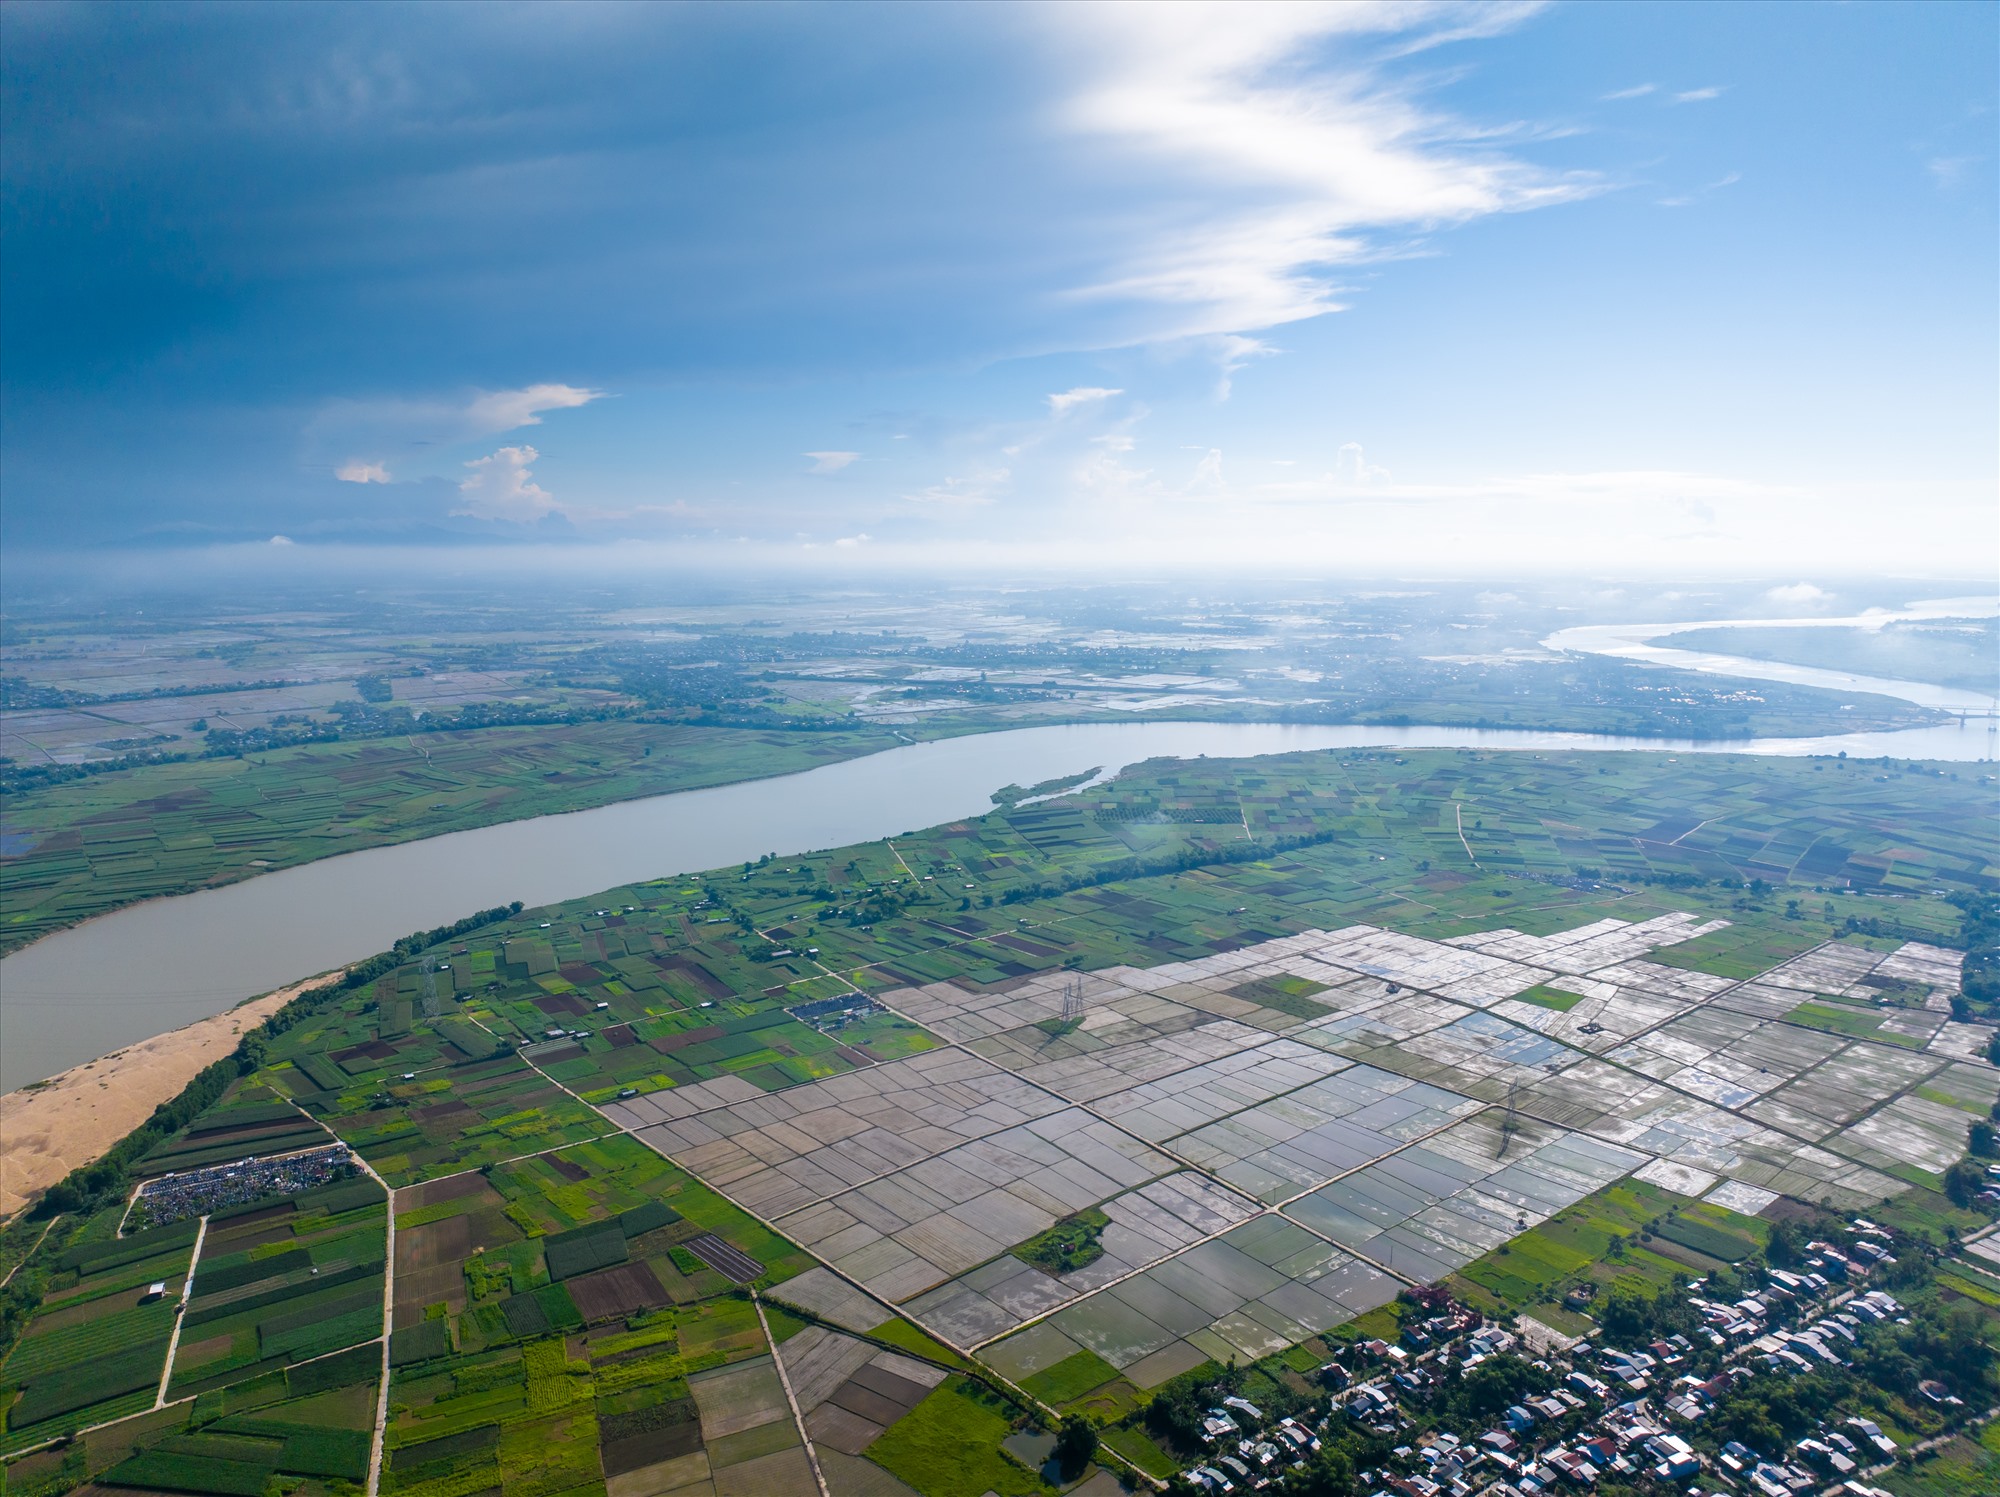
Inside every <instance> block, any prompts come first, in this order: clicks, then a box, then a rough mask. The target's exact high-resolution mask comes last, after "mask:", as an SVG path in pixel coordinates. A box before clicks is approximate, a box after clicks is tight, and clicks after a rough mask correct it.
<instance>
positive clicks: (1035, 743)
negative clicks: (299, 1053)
mask: <svg viewBox="0 0 2000 1497" xmlns="http://www.w3.org/2000/svg"><path fill="white" fill-rule="evenodd" d="M1365 746H1381V747H1393V748H1482V749H1529V750H1534V749H1541V750H1564V749H1597V750H1645V751H1647V752H1652V753H1660V752H1666V753H1699V754H1714V753H1748V754H1786V755H1795V754H1833V753H1839V752H1842V751H1845V752H1846V753H1848V754H1849V755H1852V756H1855V757H1872V756H1877V755H1883V754H1890V755H1896V756H1900V757H1904V758H1928V759H1957V760H1976V759H1984V758H1990V757H1992V754H1993V749H1992V747H1991V738H1990V737H1989V731H1988V724H1986V723H1984V722H1978V723H1972V724H1964V725H1960V724H1952V725H1949V726H1945V727H1937V728H1918V729H1911V730H1908V731H1905V732H1898V733H1873V734H1869V733H1855V734H1849V735H1845V736H1840V737H1828V738H1785V739H1774V738H1763V739H1755V740H1750V741H1746V742H1739V743H1726V742H1712V743H1695V742H1683V741H1677V740H1673V739H1661V738H1625V737H1614V736H1610V735H1605V734H1588V733H1536V732H1512V731H1501V730H1485V729H1477V728H1436V727H1409V728H1383V727H1291V726H1284V725H1279V724H1274V723H1174V722H1144V723H1107V724H1090V725H1080V726H1068V727H1042V728H1021V729H1017V730H1014V731H1010V732H1001V733H985V734H979V735H976V736H973V737H967V738H951V739H945V740H942V741H940V742H936V743H924V744H913V745H911V746H909V747H906V748H895V749H889V750H886V751H884V752H882V753H879V754H874V755H871V756H870V757H868V758H865V759H852V760H848V761H847V762H845V763H841V764H829V765H826V766H824V767H822V768H818V769H811V770H806V771H804V772H802V773H799V774H791V775H782V776H778V777H776V778H773V779H765V780H750V781H745V782H743V783H741V784H736V785H723V786H718V787H716V788H713V789H708V790H688V791H682V792H680V793H678V794H674V795H661V796H654V797H651V798H648V799H645V800H634V801H624V802H621V803H620V804H617V805H611V806H604V807H600V808H599V809H597V810H592V811H575V812H570V813H567V814H564V815H557V816H540V817H535V818H533V819H530V820H525V821H510V822H505V823H502V824H501V825H499V826H490V827H481V828H479V829H478V830H476V831H469V832H453V833H450V834H448V835H446V836H441V837H432V838H429V839H427V840H425V841H421V842H405V843H401V844H399V845H397V846H394V847H380V848H372V849H370V850H368V851H366V852H356V853H347V854H344V855H342V856H340V857H334V858H326V859H323V860H321V861H319V862H316V863H308V864H305V865H304V866H302V867H298V868H289V869H285V870H283V871H281V872H278V873H267V874H263V875H260V876H259V877H256V878H252V879H248V880H246V881H244V882H243V883H239V884H231V885H229V886H227V887H226V888H221V889H212V890H207V891H204V892H202V893H199V894H187V895H181V896H178V897H175V898H172V899H157V900H153V901H150V902H148V903H146V904H140V905H134V906H132V907H131V908H129V909H124V910H119V911H116V912H114V913H112V914H109V915H103V916H100V917H99V918H97V919H95V920H91V921H88V922H86V923H84V924H82V925H79V926H76V927H75V928H73V929H71V930H67V931H62V932H59V933H58V934H56V935H53V936H49V937H46V938H45V939H43V940H41V941H37V942H36V943H35V944H34V945H32V946H29V947H27V948H25V949H23V950H21V951H19V952H16V953H15V954H14V955H12V956H10V957H7V958H6V959H5V960H4V961H0V1092H5V1091H11V1090H13V1089H14V1088H15V1087H19V1086H24V1085H26V1084H27V1083H29V1082H31V1081H36V1080H39V1079H40V1078H42V1077H45V1076H52V1075H54V1074H56V1073H57V1072H59V1071H62V1070H66V1069H67V1068H69V1067H70V1066H73V1065H76V1064H79V1063H80V1062H83V1061H86V1060H90V1059H93V1058H95V1057H96V1056H99V1055H103V1054H105V1053H107V1052H108V1051H111V1050H115V1049H117V1048H118V1047H120V1046H122V1045H128V1044H131V1043H132V1042H134V1041H136V1040H141V1039H145V1038H147V1037H149V1036H151V1035H155V1034H160V1033H163V1032H165V1031H166V1030H169V1029H175V1028H178V1027H180V1026H181V1025H183V1024H187V1023H191V1022H193V1021H194V1020H196V1019H201V1018H206V1017H207V1016H209V1015H211V1014H216V1013H221V1012H223V1011H224V1010H225V1009H228V1008H231V1007H233V1006H235V1005H236V1004H237V1003H238V1002H240V1001H242V1000H243V999H245V998H249V997H253V996H255V995H256V994H258V993H264V992H268V991H270V990H271V989H273V988H277V987H282V986H284V985H285V984H287V983H290V982H294V981H296V980H298V979H299V978H301V977H304V976H307V975H309V974H312V973H315V972H323V971H326V970H328V969H330V968H333V967H337V966H339V965H340V964H341V963H343V962H349V961H353V960H356V959H357V958H360V957H365V956H369V955H372V954H373V953H374V952H377V951H380V950H382V949H383V948H385V947H387V946H388V945H390V944H391V943H392V942H393V941H395V940H396V938H397V937H399V936H402V935H406V934H408V933H409V932H410V931H413V930H420V929H426V928H428V927H430V926H434V925H442V924H444V923H445V922H447V921H450V920H455V919H458V918H459V917H461V916H463V915H466V914H469V913H471V912H472V911H474V910H478V909H483V908H487V907H489V906H492V905H496V904H504V903H506V902H507V901H509V900H513V899H519V900H523V901H525V902H526V903H527V904H529V905H531V906H532V905H541V904H548V903H552V902H554V901H556V900H560V899H571V898H577V897H581V896H583V895H586V894H592V893H595V892H597V891H598V890H601V889H610V888H613V887H615V886H617V885H620V884H629V883H636V882H639V881H642V880H645V879H651V878H660V877H663V876H666V875H668V874H676V873H691V872H694V871H696V870H699V869H704V868H716V867H720V866H722V865H724V864H729V863H740V862H743V861H745V860H746V859H750V858H756V857H760V856H762V855H763V854H764V853H767V852H770V853H776V854H778V855H779V856H780V857H791V856H796V855H798V854H800V853H805V852H811V851H815V850H818V849H822V848H832V847H842V846H845V845H847V844H849V843H855V842H868V841H873V840H875V839H877V838H880V837H893V836H897V835H900V834H902V833H905V832H908V831H911V830H913V829H915V828H918V827H926V826H933V825H935V824H937V823H939V822H944V821H955V820H959V819H961V818H964V817H968V816H975V815H978V814H980V813H982V812H985V811H988V810H990V809H992V805H991V800H990V795H991V792H992V791H994V790H997V789H998V788H1000V787H1001V786H1002V785H1008V784H1021V785H1033V784H1036V783H1038V782H1040V781H1043V780H1049V779H1054V778H1056V777H1057V776H1060V775H1069V774H1075V773H1077V772H1079V771H1081V770H1086V769H1089V768H1091V767H1092V766H1102V767H1103V768H1104V769H1105V771H1106V772H1107V773H1109V772H1115V771H1116V770H1117V769H1118V768H1120V767H1122V766H1124V765H1128V764H1133V763H1136V762H1138V761H1139V760H1142V759H1148V758H1156V757H1178V758H1189V759H1191V758H1195V757H1197V756H1200V755H1210V756H1214V757H1217V758H1241V757H1247V756H1251V755H1257V754H1281V753H1292V752H1295V751H1298V750H1302V749H1327V748H1356V747H1365Z"/></svg>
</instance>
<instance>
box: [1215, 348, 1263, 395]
mask: <svg viewBox="0 0 2000 1497" xmlns="http://www.w3.org/2000/svg"><path fill="white" fill-rule="evenodd" d="M1214 341H1215V362H1216V366H1217V368H1218V370H1219V371H1220V372H1219V373H1218V374H1217V376H1216V380H1215V398H1216V399H1217V400H1227V399H1228V398H1229V396H1230V393H1231V392H1232V391H1233V390H1234V389H1235V387H1236V371H1237V370H1239V369H1241V368H1242V367H1243V366H1244V365H1245V364H1247V363H1249V362H1250V361H1251V360H1252V359H1268V358H1269V357H1270V356H1271V355H1272V354H1274V353H1276V352H1277V351H1278V350H1277V349H1275V348H1273V347H1271V345H1270V344H1268V343H1266V342H1264V341H1263V339H1261V338H1245V337H1243V336H1242V335H1241V334H1239V333H1224V334H1223V335H1222V336H1220V337H1219V338H1217V339H1215V340H1214Z"/></svg>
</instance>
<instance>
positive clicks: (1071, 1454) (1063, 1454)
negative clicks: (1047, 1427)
mask: <svg viewBox="0 0 2000 1497" xmlns="http://www.w3.org/2000/svg"><path fill="white" fill-rule="evenodd" d="M1096 1454H1097V1426H1096V1425H1095V1424H1093V1423H1091V1422H1090V1420H1089V1419H1088V1418H1087V1417H1085V1416H1084V1415H1082V1414H1070V1415H1068V1416H1067V1417H1065V1418H1064V1420H1063V1422H1062V1425H1061V1427H1060V1428H1059V1429H1058V1430H1057V1431H1056V1464H1057V1465H1058V1466H1060V1467H1061V1468H1062V1474H1063V1478H1064V1480H1068V1479H1069V1478H1070V1477H1073V1476H1078V1475H1081V1474H1082V1472H1083V1468H1084V1467H1085V1466H1087V1465H1089V1464H1090V1458H1091V1457H1092V1456H1094V1455H1096Z"/></svg>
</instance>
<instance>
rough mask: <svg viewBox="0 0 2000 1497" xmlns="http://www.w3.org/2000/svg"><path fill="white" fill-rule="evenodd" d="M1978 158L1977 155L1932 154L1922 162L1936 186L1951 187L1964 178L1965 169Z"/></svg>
mask: <svg viewBox="0 0 2000 1497" xmlns="http://www.w3.org/2000/svg"><path fill="white" fill-rule="evenodd" d="M1978 159H1979V158H1978V157H1977V156H1933V157H1932V158H1931V159H1930V160H1929V161H1926V162H1925V163H1924V170H1925V171H1927V172H1929V173H1930V174H1931V180H1932V181H1933V182H1935V183H1937V185H1938V186H1940V187H1944V188H1952V187H1956V186H1958V184H1959V183H1960V182H1962V181H1963V180H1965V169H1966V168H1967V167H1968V166H1971V165H1972V164H1973V162H1975V161H1977V160H1978Z"/></svg>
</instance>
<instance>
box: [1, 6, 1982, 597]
mask: <svg viewBox="0 0 2000 1497" xmlns="http://www.w3.org/2000/svg"><path fill="white" fill-rule="evenodd" d="M782 17H783V20H782V24H776V23H775V22H774V13H773V12H772V11H771V10H768V9H763V8H734V7H709V6H688V7H622V6H594V5H579V6H564V7H559V8H552V7H425V6H415V7H411V6H394V5H384V6H366V7H362V6H325V7H314V8H299V7H284V8H278V7H188V8H175V9H167V8H156V7H145V6H121V5H98V6H90V7H81V6H54V5H41V4H34V3H17V4H12V5H10V6H9V7H8V25H7V29H6V35H5V39H4V54H5V55H4V73H5V82H6V89H5V96H6V103H5V117H4V121H0V126H3V127H4V138H5V142H6V144H5V153H4V176H5V186H6V194H5V199H4V206H0V232H4V235H5V238H6V241H7V244H8V253H7V256H6V259H5V263H4V267H0V277H4V279H0V290H4V345H3V347H4V352H0V359H4V366H3V372H4V391H3V392H0V394H3V395H4V407H3V408H0V415H4V421H5V427H6V442H5V475H6V483H5V488H6V505H5V512H4V519H0V536H3V537H4V554H7V555H8V557H9V559H10V562H11V563H13V564H15V565H26V564H27V560H24V559H32V558H34V557H36V556H38V555H45V554H47V553H52V552H62V553H77V552H101V551H105V550H122V549H128V548H158V547H161V546H173V547H176V548H185V547H189V546H204V547H225V548H237V549H236V552H235V555H236V557H237V563H236V564H241V565H263V563H262V562H259V561H256V560H255V558H257V557H260V556H266V555H268V556H272V557H275V556H277V554H278V553H280V552H283V553H287V555H286V557H285V558H284V559H285V561H286V562H288V563H291V564H294V565H295V564H296V559H295V558H293V557H292V556H291V555H290V554H289V553H294V552H296V553H299V557H300V558H303V557H305V556H306V555H308V554H311V555H315V556H317V555H327V554H331V553H332V551H333V549H334V548H338V554H339V555H340V556H341V557H343V558H345V559H348V560H354V559H359V560H361V561H362V562H363V563H364V564H365V562H366V559H367V558H368V557H370V556H374V557H377V558H379V559H380V560H382V561H383V562H384V563H387V562H389V561H390V559H391V556H392V553H391V551H389V550H388V549H386V548H406V547H412V546H415V547H424V548H435V547H437V546H440V545H453V544H465V545H473V544H483V543H490V542H494V541H505V542H509V543H512V545H510V547H509V549H510V550H517V549H519V547H520V543H523V542H525V543H529V544H530V545H535V543H540V542H548V543H555V542H561V543H563V544H564V546H565V547H566V548H568V549H571V550H575V551H576V552H577V554H578V557H579V560H580V564H588V558H591V557H600V558H622V560H623V562H624V563H626V564H633V565H638V566H642V567H644V566H667V565H673V564H676V563H682V564H687V565H696V566H704V567H712V566H715V565H716V564H718V563H719V562H720V561H722V560H725V559H747V561H748V563H751V564H756V565H770V566H778V567H788V568H804V569H806V570H808V571H812V570H818V569H824V570H825V572H826V574H827V575H828V576H832V577H840V576H847V575H852V574H853V573H854V572H855V570H856V569H857V568H862V567H869V568H873V567H882V568H895V567H905V566H918V567H927V568H942V569H951V568H963V567H977V566H986V565H994V566H1001V567H1019V568H1048V569H1063V568H1088V569H1093V570H1095V569H1103V570H1111V571H1117V570H1130V569H1133V568H1142V569H1143V568H1148V567H1157V566H1159V565H1162V564H1164V563H1166V562H1170V561H1171V562H1174V563H1175V564H1177V565H1180V566H1189V565H1200V566H1210V565H1212V566H1217V567H1225V566H1228V567H1249V568H1261V569H1267V570H1272V571H1285V570H1295V569H1308V568H1321V569H1326V570H1329V571H1335V572H1353V571H1365V570H1369V569H1376V570H1391V571H1398V572H1403V573H1408V572H1417V573H1447V572H1457V573H1479V572H1487V571H1492V572H1506V571H1517V572H1518V571H1531V572H1545V571H1560V570H1578V571H1598V572H1610V573H1621V572H1632V573H1661V572H1681V573H1688V574H1714V575H1737V576H1749V575H1765V576H1771V577H1780V578H1785V579H1789V578H1792V577H1795V576H1796V577H1806V576H1812V577H1818V578H1821V579H1824V578H1825V577H1827V576H1831V575H1836V574H1842V573H1864V572H1865V573H1870V574H1874V575H1876V576H1880V575H1881V574H1883V573H1885V572H1892V573H1900V574H1906V575H1910V576H1913V577H1919V578H1921V577H1941V576H1953V575H1956V576H1963V575H1964V574H1965V573H1966V572H1967V571H1968V570H1971V571H1973V572H1974V573H1979V572H1982V571H1986V570H1989V569H1990V559H1991V557H1992V556H1993V555H1994V554H1996V547H2000V509H1996V506H1995V505H1994V503H1993V494H1994V482H1995V477H1996V473H1995V463H1994V439H1995V433H1996V428H1995V421H1994V411H1995V406H1996V395H2000V388H1996V380H1995V371H1994V361H1993V356H1992V354H1993V348H1994V343H1995V334H1996V298H1995V287H1994V277H1993V270H1994V265H1995V255H1996V234H1995V211H1994V185H1995V184H1994V171H1993V159H1992V149H1991V146H1992V132H1993V119H1994V115H1993V106H1994V88H1993V74H1992V67H1991V59H1992V56H1993V54H1994V44H1995V42H1996V39H2000V19H1997V18H2000V12H1996V11H1995V10H1994V9H1993V8H1992V7H1990V6H1929V7H1907V6H1899V7H1890V6H1882V5H1857V6H1846V7H1837V8H1836V7H1814V8H1803V7H1789V6H1782V7H1781V6H1738V7H1728V8H1724V7H1679V6H1664V5H1624V6H1617V7H1603V6H1599V7H1590V6H1541V5H1536V4H1479V5H1458V4H1426V5H1401V6H1376V5H1337V6H1312V5H1284V6H1228V7H1210V6H1186V7H1173V8H1167V9H1155V8H1143V7H1130V6H1099V7H1081V6H1021V7H990V8H989V7H932V8H920V7H880V6H843V7H836V8H810V7H806V8H787V9H785V10H784V11H783V12H782ZM532 554H534V555H535V556H537V557H541V556H544V555H545V554H546V553H545V551H544V549H543V548H542V547H540V546H538V545H537V546H536V549H535V550H534V552H533V553H532ZM1968 557H1971V558H1973V560H1972V561H1971V562H1970V563H1968V561H1967V558H1968ZM1982 558H1984V559H1982ZM536 564H538V565H539V564H542V563H540V562H537V563H536ZM1920 595H1922V593H1921V588H1917V589H1915V590H1913V591H1912V594H1911V596H1913V597H1915V596H1920Z"/></svg>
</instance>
